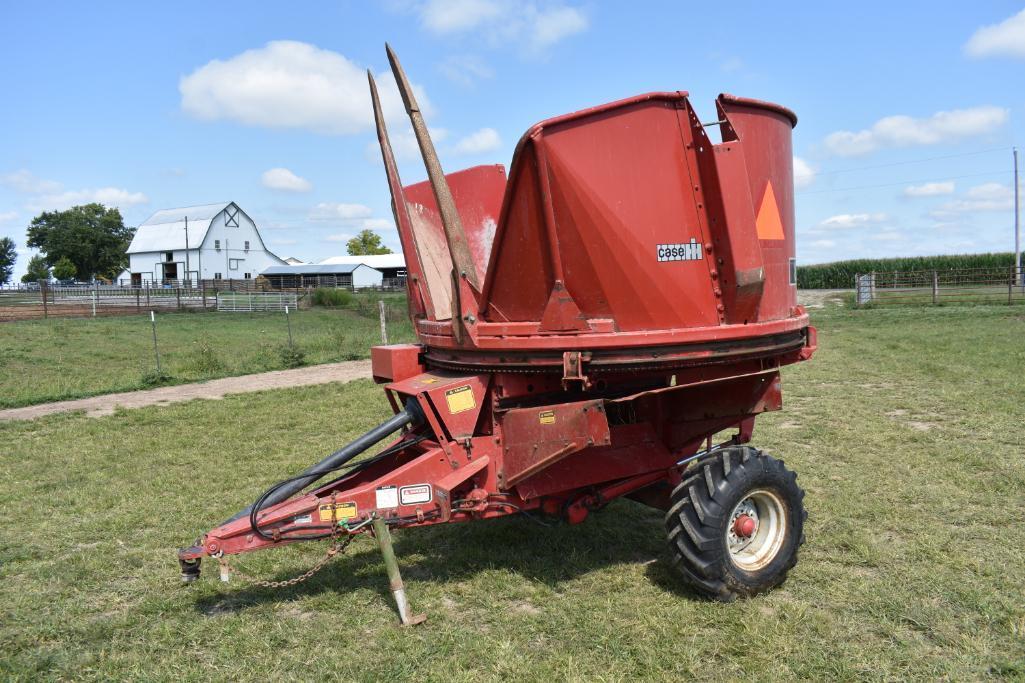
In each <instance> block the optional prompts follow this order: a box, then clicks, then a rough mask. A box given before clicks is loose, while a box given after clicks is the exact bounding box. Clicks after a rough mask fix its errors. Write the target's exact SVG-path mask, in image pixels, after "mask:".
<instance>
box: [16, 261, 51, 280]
mask: <svg viewBox="0 0 1025 683" xmlns="http://www.w3.org/2000/svg"><path fill="white" fill-rule="evenodd" d="M49 279H50V267H49V266H48V265H46V259H44V258H43V257H42V256H40V255H39V254H36V255H35V256H33V257H32V258H31V259H30V260H29V262H28V272H27V273H25V274H24V275H22V276H21V281H22V282H39V281H40V280H49Z"/></svg>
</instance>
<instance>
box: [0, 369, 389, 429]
mask: <svg viewBox="0 0 1025 683" xmlns="http://www.w3.org/2000/svg"><path fill="white" fill-rule="evenodd" d="M370 376H371V374H370V361H369V360H354V361H346V362H344V363H328V364H326V365H314V366H312V367H309V368H299V369H297V370H275V371H274V372H261V373H259V374H256V375H242V376H241V377H225V378H223V379H212V380H210V381H208V382H196V383H195V384H179V385H178V386H173V387H160V388H159V389H146V390H143V391H127V392H124V393H120V394H105V395H103V396H93V397H91V398H79V399H75V400H73V401H60V402H57V403H42V404H39V405H35V406H27V407H25V408H9V409H7V410H0V420H32V419H35V418H37V417H43V416H44V415H52V414H54V413H64V412H69V411H72V410H84V411H85V414H86V415H88V416H89V417H100V416H102V415H110V414H111V413H113V412H114V410H115V408H119V407H120V408H142V407H145V406H152V405H168V404H170V403H179V402H181V401H191V400H192V399H194V398H214V399H217V398H222V397H224V396H225V395H227V394H243V393H246V392H248V391H263V390H264V389H282V388H286V387H298V386H305V385H309V384H326V383H328V382H348V381H351V380H354V379H363V378H369V377H370Z"/></svg>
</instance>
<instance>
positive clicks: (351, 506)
mask: <svg viewBox="0 0 1025 683" xmlns="http://www.w3.org/2000/svg"><path fill="white" fill-rule="evenodd" d="M358 514H359V513H358V512H357V511H356V504H355V503H328V504H326V505H321V506H320V521H321V522H345V521H347V520H350V519H352V518H354V517H356V516H358Z"/></svg>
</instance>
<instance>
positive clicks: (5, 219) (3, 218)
mask: <svg viewBox="0 0 1025 683" xmlns="http://www.w3.org/2000/svg"><path fill="white" fill-rule="evenodd" d="M17 217H18V212H17V211H4V212H3V213H0V223H10V222H11V221H13V220H14V219H15V218H17Z"/></svg>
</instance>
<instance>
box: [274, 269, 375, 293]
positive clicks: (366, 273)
mask: <svg viewBox="0 0 1025 683" xmlns="http://www.w3.org/2000/svg"><path fill="white" fill-rule="evenodd" d="M260 276H261V277H263V278H264V279H266V280H267V281H268V282H269V283H270V285H271V287H274V288H275V289H283V288H293V287H344V288H346V289H361V288H364V287H380V286H381V284H382V278H381V271H379V270H377V269H376V268H371V267H370V266H368V265H366V264H364V263H335V264H322V263H304V264H301V265H293V266H271V267H270V268H267V269H265V270H264V271H263V272H262V273H260Z"/></svg>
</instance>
